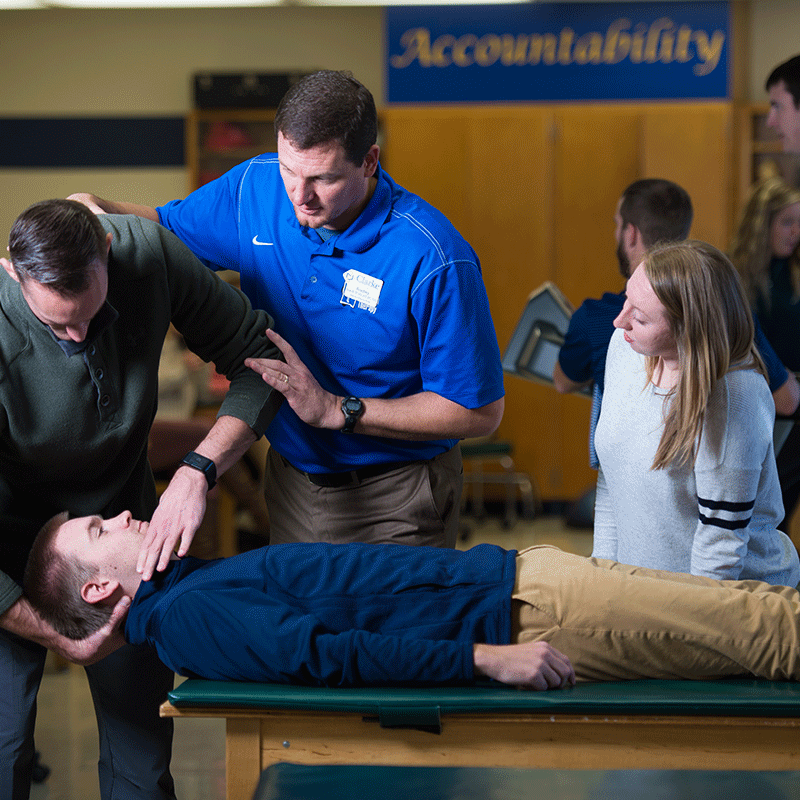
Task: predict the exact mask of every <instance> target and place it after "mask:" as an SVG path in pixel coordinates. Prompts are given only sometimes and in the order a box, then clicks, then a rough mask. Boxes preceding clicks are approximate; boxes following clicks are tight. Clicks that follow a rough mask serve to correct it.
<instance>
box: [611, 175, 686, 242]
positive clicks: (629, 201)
mask: <svg viewBox="0 0 800 800" xmlns="http://www.w3.org/2000/svg"><path fill="white" fill-rule="evenodd" d="M619 215H620V217H621V218H622V224H623V226H628V225H634V226H635V227H636V228H637V229H638V231H639V233H640V234H641V235H642V242H643V243H644V246H645V247H653V245H656V244H658V243H659V242H678V241H682V240H683V239H685V238H686V237H687V236H688V235H689V230H690V229H691V227H692V218H693V216H694V211H693V209H692V201H691V198H690V197H689V193H688V192H687V191H686V190H685V189H684V188H683V187H681V186H678V184H677V183H673V182H672V181H667V180H664V179H663V178H642V179H641V180H638V181H634V182H633V183H632V184H631V185H630V186H628V187H627V189H625V191H624V192H623V193H622V202H621V203H620V206H619Z"/></svg>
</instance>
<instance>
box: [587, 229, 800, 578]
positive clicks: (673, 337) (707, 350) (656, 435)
mask: <svg viewBox="0 0 800 800" xmlns="http://www.w3.org/2000/svg"><path fill="white" fill-rule="evenodd" d="M614 326H615V327H616V328H617V329H618V330H616V331H615V332H614V336H613V337H612V339H611V344H610V345H609V350H608V359H607V362H606V380H605V384H606V391H605V394H604V397H603V407H602V411H601V414H600V420H599V422H598V426H597V433H596V446H597V454H598V457H599V459H600V471H599V474H598V482H597V500H596V508H595V529H594V550H593V553H592V555H593V556H595V557H597V558H608V559H614V560H616V561H621V562H623V563H626V564H634V565H637V566H644V567H649V568H652V569H662V570H670V571H673V572H689V573H692V574H694V575H704V576H707V577H711V578H717V579H742V580H744V579H758V580H763V581H767V582H769V583H772V584H782V585H789V586H795V585H797V583H798V580H800V561H799V560H798V555H797V551H796V550H795V548H794V545H793V544H792V542H791V540H790V539H789V538H788V537H787V536H786V535H785V534H784V533H782V532H780V531H778V530H777V527H776V526H777V524H778V523H779V522H780V520H781V518H782V516H783V506H782V502H781V493H780V486H779V483H778V473H777V469H776V466H775V455H774V450H773V445H772V431H773V424H774V417H775V406H774V403H773V400H772V396H771V394H770V391H769V386H768V385H767V381H766V379H765V377H764V368H763V363H762V361H761V357H760V355H759V354H758V351H757V349H756V348H755V346H754V345H753V317H752V314H751V313H750V309H749V308H748V304H747V299H746V297H745V294H744V291H743V288H742V285H741V281H740V280H739V277H738V275H737V273H736V270H735V269H734V267H733V265H732V264H731V262H730V261H729V260H728V258H727V257H726V256H725V255H724V254H723V253H721V252H720V251H719V250H717V249H716V248H714V247H712V246H711V245H708V244H705V243H703V242H696V241H687V242H679V243H674V244H665V245H660V246H656V247H655V248H653V249H652V250H650V251H649V252H648V254H647V255H646V256H645V258H644V260H643V262H642V263H641V264H640V265H639V266H638V267H637V268H636V270H635V271H634V272H633V274H632V275H631V278H630V280H629V281H628V287H627V299H626V301H625V305H624V307H623V309H622V311H621V312H620V315H619V316H618V317H617V319H616V320H615V321H614Z"/></svg>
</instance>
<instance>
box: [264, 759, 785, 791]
mask: <svg viewBox="0 0 800 800" xmlns="http://www.w3.org/2000/svg"><path fill="white" fill-rule="evenodd" d="M798 796H800V772H763V771H762V772H741V771H740V772H722V773H721V772H710V771H706V770H579V769H573V770H565V769H510V768H499V769H498V768H492V767H386V766H374V765H367V766H363V765H360V766H350V765H347V766H345V765H341V764H331V765H328V766H318V765H313V764H312V765H309V764H287V763H281V764H273V765H272V766H271V767H269V768H267V769H266V770H265V771H264V773H263V774H262V776H261V780H260V781H259V784H258V788H257V789H256V793H255V797H254V800H491V799H492V798H502V800H794V799H795V798H797V797H798Z"/></svg>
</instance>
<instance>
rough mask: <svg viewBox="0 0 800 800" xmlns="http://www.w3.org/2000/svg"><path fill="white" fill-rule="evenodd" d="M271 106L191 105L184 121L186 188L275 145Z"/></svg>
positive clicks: (273, 116)
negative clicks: (221, 106) (231, 107)
mask: <svg viewBox="0 0 800 800" xmlns="http://www.w3.org/2000/svg"><path fill="white" fill-rule="evenodd" d="M274 119H275V109H260V108H259V109H219V110H215V109H194V110H193V111H191V112H190V113H189V117H188V119H187V123H186V163H187V165H188V167H189V188H190V190H194V189H196V188H197V187H198V186H202V185H203V184H204V183H208V182H209V181H211V180H214V178H218V177H219V176H220V175H222V174H223V173H225V172H227V171H228V170H229V169H230V168H231V167H235V166H236V165H237V164H241V163H242V161H247V159H249V158H253V156H257V155H259V154H260V153H269V152H274V151H275V150H276V149H277V141H276V139H275V131H274V129H273V120H274Z"/></svg>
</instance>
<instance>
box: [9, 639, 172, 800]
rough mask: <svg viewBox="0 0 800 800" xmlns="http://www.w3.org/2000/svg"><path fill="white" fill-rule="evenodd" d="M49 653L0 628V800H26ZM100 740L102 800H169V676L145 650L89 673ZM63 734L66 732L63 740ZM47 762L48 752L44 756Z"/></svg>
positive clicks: (125, 653) (126, 652) (119, 654)
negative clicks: (164, 711)
mask: <svg viewBox="0 0 800 800" xmlns="http://www.w3.org/2000/svg"><path fill="white" fill-rule="evenodd" d="M46 655H47V651H46V650H45V649H44V648H43V647H41V646H40V645H38V644H35V643H34V642H29V641H27V640H25V639H21V638H19V637H17V636H15V635H14V634H11V633H8V632H7V631H2V630H0V692H2V694H3V699H2V702H0V798H3V800H27V798H28V797H29V794H30V786H31V769H32V767H33V756H34V741H33V733H34V724H35V721H36V694H37V692H38V690H39V683H40V681H41V679H42V671H43V669H44V661H45V656H46ZM86 675H87V677H88V679H89V686H90V689H91V692H92V699H93V701H94V707H95V713H96V715H97V727H98V732H99V735H100V760H99V766H98V769H99V776H100V796H101V797H102V798H103V800H145V799H146V800H173V798H174V797H175V788H174V785H173V781H172V776H171V774H170V771H169V762H170V755H171V750H172V727H173V726H172V720H171V719H162V718H160V717H159V716H158V706H159V704H160V703H161V702H163V701H164V700H165V699H166V696H167V692H168V691H169V690H170V689H171V688H172V685H173V681H174V674H173V673H172V671H171V670H169V669H167V668H166V667H165V666H164V665H163V664H162V663H161V662H160V661H159V660H158V658H157V657H156V654H155V651H153V650H151V649H149V648H146V647H133V646H131V645H126V646H125V647H123V648H121V649H119V650H117V651H116V652H115V653H112V654H111V655H110V656H108V657H107V658H104V659H103V660H102V661H99V662H98V663H97V664H93V665H91V666H89V667H86ZM65 735H66V734H65ZM44 760H45V761H46V754H44Z"/></svg>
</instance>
